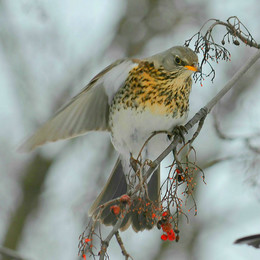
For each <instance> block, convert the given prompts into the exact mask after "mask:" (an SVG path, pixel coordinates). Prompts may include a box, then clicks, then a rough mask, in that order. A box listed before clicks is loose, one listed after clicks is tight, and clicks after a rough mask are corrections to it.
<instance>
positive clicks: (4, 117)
mask: <svg viewBox="0 0 260 260" xmlns="http://www.w3.org/2000/svg"><path fill="white" fill-rule="evenodd" d="M259 13H260V5H259V2H258V1H257V0H248V1H242V0H240V1H238V0H230V1H224V0H212V1H206V0H198V1H191V0H185V1H183V0H125V1H122V0H95V1H91V0H77V1H72V0H63V1H59V0H45V1H42V0H37V1H35V0H20V1H10V0H0V122H1V123H0V244H1V245H2V247H7V248H11V249H14V250H16V251H17V252H18V253H19V254H20V255H21V256H23V257H24V259H31V260H36V259H37V260H38V259H50V260H52V259H63V260H67V259H68V260H73V259H80V258H79V257H78V256H77V252H78V249H77V246H78V242H79V240H78V238H79V235H80V234H81V233H82V232H83V231H84V228H85V226H86V225H87V222H88V215H87V211H88V208H89V207H90V205H91V203H92V202H93V200H94V199H95V198H96V196H97V195H98V194H99V192H100V191H101V188H102V186H103V185H104V183H105V182H106V179H107V178H108V176H109V173H110V170H111V168H112V167H113V164H114V162H115V160H116V157H117V155H116V154H115V152H113V149H112V147H111V144H110V139H109V136H108V134H105V133H90V134H88V135H86V136H82V137H79V138H76V139H72V140H69V141H60V142H57V143H54V144H48V145H46V146H44V147H42V148H39V149H37V150H36V151H34V152H32V153H30V154H19V153H17V152H16V148H17V147H18V146H19V144H21V142H22V141H23V140H24V139H25V138H26V137H28V135H30V134H31V133H32V132H33V131H34V130H35V129H36V128H37V127H38V126H39V125H40V124H42V123H43V122H44V121H45V120H47V119H48V118H49V117H50V116H51V115H52V114H53V113H54V112H55V111H56V110H57V108H59V107H60V106H61V105H62V104H63V103H65V102H66V101H67V100H68V99H69V98H71V97H72V96H74V95H75V94H77V93H78V92H79V91H80V89H82V88H83V87H84V86H85V85H86V84H87V83H88V81H89V80H90V79H91V78H92V77H93V76H95V74H97V73H98V72H99V71H100V70H102V69H103V68H104V67H105V66H107V65H108V64H110V63H111V62H113V61H114V60H116V59H119V58H123V57H127V56H128V57H145V56H150V55H152V54H155V53H156V52H160V51H163V50H165V49H167V48H170V47H172V46H174V45H182V44H184V42H185V40H186V39H188V38H190V37H191V36H192V35H193V34H195V33H196V32H197V31H198V30H199V28H200V27H201V26H202V24H203V23H204V22H205V21H206V20H208V19H210V18H217V19H221V20H224V21H225V20H226V19H227V18H228V17H229V16H232V15H236V16H238V17H239V18H240V19H241V21H242V22H243V23H244V24H245V25H246V26H247V28H248V29H249V30H250V32H251V33H252V34H253V36H254V37H255V39H256V41H257V42H258V43H259V42H260V28H259V26H260V18H259ZM216 32H217V34H219V35H223V34H224V28H222V29H221V28H220V29H219V30H217V31H216ZM226 47H228V49H229V50H230V51H231V54H232V57H231V62H228V63H225V62H220V63H219V64H216V65H215V67H214V68H215V70H216V78H215V80H214V82H213V83H212V82H211V81H210V79H206V80H205V81H204V82H203V87H201V86H200V83H199V82H198V83H196V84H194V86H193V91H192V94H191V99H190V100H191V104H190V105H191V111H190V117H191V116H192V115H194V113H195V112H196V111H197V110H198V109H199V108H201V107H202V106H203V105H205V104H206V103H207V102H208V101H209V100H210V98H212V97H213V96H214V95H215V94H216V93H217V92H218V91H219V90H220V89H221V88H222V87H223V85H224V84H225V83H226V82H227V81H228V80H229V79H230V77H231V76H232V75H233V74H234V73H235V72H236V71H237V70H238V69H239V68H240V67H241V66H243V65H244V64H245V62H246V60H247V59H248V58H249V57H250V56H252V55H253V54H254V53H255V52H256V50H255V49H252V48H250V47H245V46H242V44H241V46H239V47H236V46H235V47H234V46H228V45H227V46H226ZM259 69H260V62H258V63H256V64H255V65H254V66H253V67H252V68H251V69H250V71H249V72H248V73H247V74H246V75H245V76H244V77H243V79H242V80H241V81H240V82H239V86H238V87H237V88H236V89H235V90H232V91H231V93H229V94H228V95H226V96H225V98H224V99H223V100H221V103H220V104H219V105H218V106H217V107H216V108H215V109H214V111H213V113H212V114H211V115H210V116H208V118H207V119H206V122H205V125H204V128H203V129H202V131H201V133H200V135H199V137H198V138H197V139H196V142H195V143H194V146H195V148H196V150H197V157H198V162H197V163H198V165H199V166H201V167H202V168H203V169H204V170H205V175H206V185H205V184H204V183H203V182H202V181H201V180H200V179H199V180H198V183H197V189H196V191H195V194H194V196H195V198H196V202H197V206H198V215H197V216H193V213H190V214H189V223H187V220H186V219H183V220H182V222H181V224H180V231H181V233H180V241H179V243H175V242H164V241H161V239H160V236H161V231H158V230H157V229H156V228H155V229H154V230H152V231H149V232H147V231H144V232H141V233H137V234H136V233H134V232H133V231H132V230H131V229H129V230H127V231H126V232H124V233H122V238H123V241H124V242H125V247H126V249H127V251H128V252H129V253H130V254H131V255H132V257H133V258H134V259H136V260H138V259H152V260H159V259H165V260H166V259H178V260H189V259H192V260H193V259H194V260H195V259H196V260H198V259H199V260H204V259H205V260H208V259H211V260H219V259H230V260H232V259H236V260H240V259H259V257H260V250H257V249H255V248H252V247H249V246H246V245H243V246H237V245H234V244H233V241H234V240H235V239H237V238H239V237H241V236H245V235H251V234H254V233H260V196H259V194H260V192H259V191H260V189H259V187H260V178H259V176H260V175H259V171H260V170H259V167H260V154H259V152H260V151H259V150H260V138H259V135H260V124H259V118H260V105H259V97H260V87H259V85H260V81H259ZM213 115H214V117H213ZM216 122H217V123H216ZM216 125H217V127H216ZM223 135H224V136H223ZM224 137H226V138H224ZM168 163H169V162H168ZM165 166H167V160H166V161H165V162H164V167H165ZM108 254H109V256H110V259H113V260H114V259H123V256H122V255H121V250H120V248H119V246H118V245H117V243H116V242H115V241H114V239H113V240H112V242H111V244H110V246H109V249H108ZM0 259H1V256H0ZM2 259H11V258H7V257H6V258H2Z"/></svg>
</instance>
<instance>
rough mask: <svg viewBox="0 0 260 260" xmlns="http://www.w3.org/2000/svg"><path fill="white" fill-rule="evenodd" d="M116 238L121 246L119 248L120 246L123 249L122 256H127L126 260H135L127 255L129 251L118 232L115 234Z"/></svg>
mask: <svg viewBox="0 0 260 260" xmlns="http://www.w3.org/2000/svg"><path fill="white" fill-rule="evenodd" d="M115 237H116V240H117V242H118V244H119V246H120V248H121V250H122V254H123V255H124V256H125V259H126V260H128V259H129V258H131V259H133V258H132V257H131V256H130V255H129V254H128V253H127V251H126V249H125V246H124V244H123V240H122V239H121V237H120V235H119V232H118V231H117V232H116V233H115Z"/></svg>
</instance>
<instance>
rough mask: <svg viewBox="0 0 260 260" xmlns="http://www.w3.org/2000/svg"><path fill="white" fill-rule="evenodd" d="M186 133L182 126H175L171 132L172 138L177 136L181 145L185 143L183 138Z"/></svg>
mask: <svg viewBox="0 0 260 260" xmlns="http://www.w3.org/2000/svg"><path fill="white" fill-rule="evenodd" d="M187 133H188V131H187V129H186V128H185V126H183V125H177V126H175V127H174V128H173V130H172V136H174V135H178V136H180V138H181V143H185V137H184V134H187Z"/></svg>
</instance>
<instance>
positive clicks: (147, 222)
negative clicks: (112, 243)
mask: <svg viewBox="0 0 260 260" xmlns="http://www.w3.org/2000/svg"><path fill="white" fill-rule="evenodd" d="M148 196H149V198H138V199H136V200H134V201H133V205H132V206H131V210H132V212H131V213H132V214H131V221H132V227H133V229H134V230H135V231H136V232H138V231H142V230H144V229H152V228H153V227H154V225H155V224H156V217H157V216H158V212H159V211H160V203H161V200H160V168H159V167H158V168H157V170H156V171H155V172H154V173H153V175H152V177H151V179H150V181H149V183H148Z"/></svg>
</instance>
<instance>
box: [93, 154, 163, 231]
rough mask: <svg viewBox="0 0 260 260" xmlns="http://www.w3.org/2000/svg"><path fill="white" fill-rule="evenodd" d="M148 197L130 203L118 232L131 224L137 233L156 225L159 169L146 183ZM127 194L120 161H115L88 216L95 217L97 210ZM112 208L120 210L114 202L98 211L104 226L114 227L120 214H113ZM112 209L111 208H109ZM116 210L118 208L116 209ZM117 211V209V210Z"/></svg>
mask: <svg viewBox="0 0 260 260" xmlns="http://www.w3.org/2000/svg"><path fill="white" fill-rule="evenodd" d="M147 186H148V197H146V198H144V197H139V198H136V199H134V200H133V201H131V205H130V208H129V210H128V211H127V213H126V214H125V216H124V219H123V222H122V224H121V226H120V230H121V231H123V230H126V229H127V228H128V227H129V226H130V225H131V224H132V227H133V229H134V230H135V231H136V232H138V231H141V230H144V229H151V228H153V226H154V225H155V224H156V216H157V214H156V213H158V210H159V207H160V169H159V168H158V169H157V170H156V171H155V172H154V173H153V175H152V177H151V179H150V180H149V183H148V185H147ZM126 193H127V183H126V177H125V174H124V171H123V167H122V164H121V161H120V159H118V160H117V162H116V165H115V167H114V169H113V171H112V173H111V174H110V177H109V179H108V181H107V183H106V185H105V187H104V188H103V190H102V191H101V193H100V194H99V196H98V197H97V199H96V200H95V201H94V203H93V204H92V206H91V208H90V210H89V215H90V216H92V217H94V218H95V217H97V214H98V211H99V210H97V208H98V207H99V206H100V205H102V204H104V203H106V202H108V201H110V200H113V199H115V198H118V197H121V196H122V195H124V194H126ZM113 206H119V207H120V209H121V206H122V205H121V204H120V203H118V202H116V203H112V204H109V205H107V206H106V207H104V208H102V209H100V210H102V213H101V215H100V216H99V219H100V220H101V222H102V223H103V224H105V225H115V224H116V222H117V220H118V216H119V215H120V214H115V213H116V212H113V210H111V209H113ZM111 207H112V208H111ZM117 208H118V207H117ZM118 209H119V208H118Z"/></svg>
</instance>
